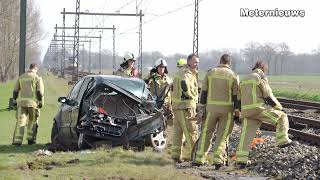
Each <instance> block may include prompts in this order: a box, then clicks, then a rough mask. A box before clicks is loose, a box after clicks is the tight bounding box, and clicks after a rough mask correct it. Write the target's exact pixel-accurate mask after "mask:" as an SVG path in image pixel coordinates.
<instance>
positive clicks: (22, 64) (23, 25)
mask: <svg viewBox="0 0 320 180" xmlns="http://www.w3.org/2000/svg"><path fill="white" fill-rule="evenodd" d="M26 13H27V0H20V44H19V46H20V47H19V75H21V74H23V73H24V72H25V68H26V29H27V15H26Z"/></svg>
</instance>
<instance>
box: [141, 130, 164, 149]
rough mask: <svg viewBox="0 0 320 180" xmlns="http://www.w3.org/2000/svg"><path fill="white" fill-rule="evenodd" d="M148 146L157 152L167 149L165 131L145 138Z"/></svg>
mask: <svg viewBox="0 0 320 180" xmlns="http://www.w3.org/2000/svg"><path fill="white" fill-rule="evenodd" d="M146 140H147V142H148V144H149V145H150V146H151V147H152V148H153V149H154V150H155V151H157V152H163V151H164V150H165V149H166V147H167V143H168V142H167V135H166V132H165V131H160V132H157V133H154V134H150V135H148V136H147V139H146Z"/></svg>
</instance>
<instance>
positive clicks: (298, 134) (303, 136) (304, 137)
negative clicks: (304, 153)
mask: <svg viewBox="0 0 320 180" xmlns="http://www.w3.org/2000/svg"><path fill="white" fill-rule="evenodd" d="M261 128H262V129H265V130H268V131H275V130H276V128H275V126H274V125H272V124H270V123H262V124H261ZM289 134H291V135H293V137H294V139H296V140H299V141H303V142H307V143H310V144H312V145H316V146H320V136H319V135H316V134H311V133H306V132H303V131H300V130H297V129H293V128H289Z"/></svg>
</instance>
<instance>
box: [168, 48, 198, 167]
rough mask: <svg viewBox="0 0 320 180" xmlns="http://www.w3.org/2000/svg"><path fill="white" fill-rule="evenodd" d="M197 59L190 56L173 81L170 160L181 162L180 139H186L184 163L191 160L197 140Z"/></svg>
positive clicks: (195, 56)
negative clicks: (172, 128)
mask: <svg viewBox="0 0 320 180" xmlns="http://www.w3.org/2000/svg"><path fill="white" fill-rule="evenodd" d="M198 63H199V58H198V56H197V55H195V54H190V55H189V56H188V59H187V64H186V65H185V66H184V67H182V68H181V69H179V71H178V72H177V73H176V74H175V76H174V80H173V92H172V108H173V112H174V118H175V119H174V120H173V127H174V134H173V142H172V154H171V155H172V159H174V160H175V161H176V162H178V163H180V162H182V158H181V154H182V150H183V149H182V138H183V135H184V136H185V139H186V145H185V149H184V150H185V152H184V155H186V157H185V159H184V160H186V161H190V160H191V151H192V148H193V146H194V144H195V142H196V141H197V139H198V132H197V125H196V122H197V118H196V106H197V102H198V82H197V73H198V72H197V68H198Z"/></svg>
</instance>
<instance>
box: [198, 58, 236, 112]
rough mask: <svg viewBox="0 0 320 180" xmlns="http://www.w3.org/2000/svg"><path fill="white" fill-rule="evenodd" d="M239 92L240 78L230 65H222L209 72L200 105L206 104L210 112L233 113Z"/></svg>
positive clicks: (204, 82)
mask: <svg viewBox="0 0 320 180" xmlns="http://www.w3.org/2000/svg"><path fill="white" fill-rule="evenodd" d="M238 91H239V78H238V76H237V75H236V74H235V73H234V72H233V71H232V70H231V69H230V67H229V66H228V65H225V64H220V65H219V66H218V67H216V68H213V69H211V70H209V71H208V72H207V74H206V76H205V78H204V80H203V83H202V88H201V98H200V103H206V108H207V111H210V112H218V113H228V112H232V111H233V109H234V107H233V105H234V101H235V100H237V99H238V98H237V99H234V98H236V96H237V95H238V94H239V92H238ZM204 98H206V99H204ZM239 98H240V97H239Z"/></svg>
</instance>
